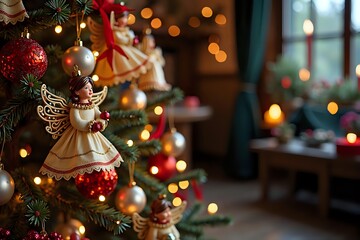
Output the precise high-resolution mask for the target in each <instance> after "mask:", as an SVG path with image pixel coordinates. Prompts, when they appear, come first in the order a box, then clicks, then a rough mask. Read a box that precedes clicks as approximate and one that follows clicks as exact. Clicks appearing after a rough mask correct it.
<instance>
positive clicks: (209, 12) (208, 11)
mask: <svg viewBox="0 0 360 240" xmlns="http://www.w3.org/2000/svg"><path fill="white" fill-rule="evenodd" d="M201 15H203V17H206V18H210V17H211V16H212V15H213V10H212V9H211V8H210V7H203V8H202V9H201Z"/></svg>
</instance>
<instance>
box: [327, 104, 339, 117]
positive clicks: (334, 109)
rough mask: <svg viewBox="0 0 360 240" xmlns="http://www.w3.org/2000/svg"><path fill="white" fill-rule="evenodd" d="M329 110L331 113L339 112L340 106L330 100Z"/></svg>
mask: <svg viewBox="0 0 360 240" xmlns="http://www.w3.org/2000/svg"><path fill="white" fill-rule="evenodd" d="M327 110H328V111H329V113H330V114H332V115H334V114H336V113H337V112H338V110H339V106H338V105H337V103H336V102H329V103H328V105H327Z"/></svg>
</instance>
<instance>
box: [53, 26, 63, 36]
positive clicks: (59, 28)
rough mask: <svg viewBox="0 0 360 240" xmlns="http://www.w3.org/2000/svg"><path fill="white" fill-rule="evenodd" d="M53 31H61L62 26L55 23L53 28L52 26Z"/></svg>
mask: <svg viewBox="0 0 360 240" xmlns="http://www.w3.org/2000/svg"><path fill="white" fill-rule="evenodd" d="M54 31H55V32H56V33H57V34H59V33H61V32H62V26H61V25H56V26H55V28H54Z"/></svg>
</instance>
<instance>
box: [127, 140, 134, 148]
mask: <svg viewBox="0 0 360 240" xmlns="http://www.w3.org/2000/svg"><path fill="white" fill-rule="evenodd" d="M126 144H127V145H128V146H129V147H131V146H133V145H134V141H133V140H131V139H129V140H127V142H126Z"/></svg>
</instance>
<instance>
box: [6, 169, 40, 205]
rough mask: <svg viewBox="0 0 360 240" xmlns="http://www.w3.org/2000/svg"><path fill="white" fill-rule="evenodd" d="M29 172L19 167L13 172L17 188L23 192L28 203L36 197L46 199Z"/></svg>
mask: <svg viewBox="0 0 360 240" xmlns="http://www.w3.org/2000/svg"><path fill="white" fill-rule="evenodd" d="M28 174H29V172H28V171H27V170H26V169H24V168H17V169H15V170H14V171H12V172H11V175H12V177H13V179H14V182H15V188H16V189H17V191H18V192H19V193H20V194H21V198H22V200H23V201H24V202H25V204H26V205H27V204H29V203H30V202H31V201H32V200H34V199H38V200H41V201H45V198H44V196H43V194H42V192H41V189H40V188H39V187H38V186H37V185H35V183H34V182H33V180H32V179H31V177H30V176H29V175H28Z"/></svg>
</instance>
